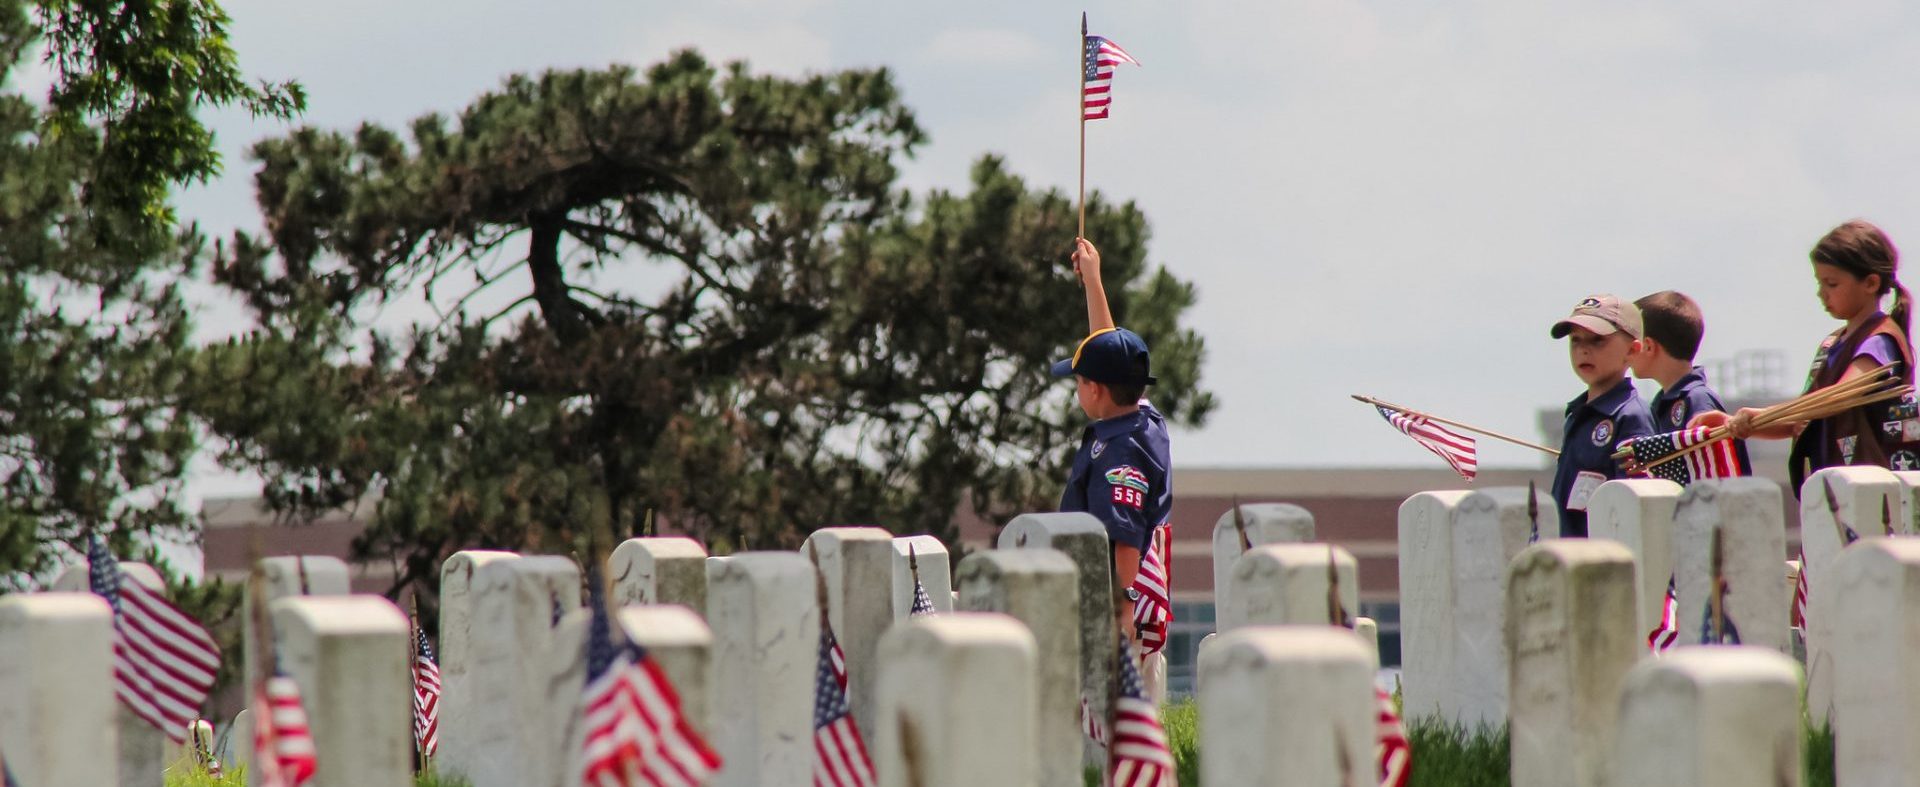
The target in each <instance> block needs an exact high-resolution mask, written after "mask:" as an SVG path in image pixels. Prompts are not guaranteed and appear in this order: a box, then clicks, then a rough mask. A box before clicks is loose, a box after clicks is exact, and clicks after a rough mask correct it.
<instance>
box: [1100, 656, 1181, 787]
mask: <svg viewBox="0 0 1920 787" xmlns="http://www.w3.org/2000/svg"><path fill="white" fill-rule="evenodd" d="M1118 666H1119V669H1120V674H1119V675H1118V676H1117V678H1118V680H1119V681H1120V690H1119V691H1118V692H1116V693H1115V694H1114V699H1113V702H1114V705H1113V749H1112V751H1111V753H1110V754H1109V756H1108V761H1109V762H1110V763H1111V764H1112V769H1111V770H1110V771H1109V773H1111V774H1112V779H1111V780H1110V781H1109V782H1108V784H1109V785H1111V787H1173V784H1174V778H1173V750H1172V749H1170V748H1168V747H1167V731H1166V730H1165V729H1164V728H1162V727H1161V726H1160V713H1159V711H1158V709H1156V708H1154V707H1153V702H1152V701H1151V700H1148V699H1147V692H1146V685H1145V684H1144V683H1142V682H1141V680H1140V669H1139V668H1138V667H1136V666H1135V665H1134V661H1133V645H1132V643H1131V641H1130V640H1128V639H1127V638H1126V637H1121V638H1120V664H1119V665H1118Z"/></svg>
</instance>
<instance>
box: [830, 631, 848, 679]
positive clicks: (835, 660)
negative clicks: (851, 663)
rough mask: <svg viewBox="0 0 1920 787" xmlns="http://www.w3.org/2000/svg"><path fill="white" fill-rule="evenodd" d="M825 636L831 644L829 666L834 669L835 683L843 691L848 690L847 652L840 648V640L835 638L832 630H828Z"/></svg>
mask: <svg viewBox="0 0 1920 787" xmlns="http://www.w3.org/2000/svg"><path fill="white" fill-rule="evenodd" d="M825 636H826V638H827V644H828V645H829V646H830V647H829V648H828V649H827V667H828V668H829V669H831V670H833V683H834V685H836V686H839V687H840V690H841V691H846V690H847V652H846V651H844V650H841V649H840V640H837V639H834V637H833V631H832V630H828V631H827V633H826V635H825Z"/></svg>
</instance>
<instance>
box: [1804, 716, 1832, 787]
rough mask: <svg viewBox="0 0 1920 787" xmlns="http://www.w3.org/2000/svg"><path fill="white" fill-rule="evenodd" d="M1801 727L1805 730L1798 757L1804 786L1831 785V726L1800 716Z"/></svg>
mask: <svg viewBox="0 0 1920 787" xmlns="http://www.w3.org/2000/svg"><path fill="white" fill-rule="evenodd" d="M1801 720H1802V722H1803V723H1802V726H1801V729H1803V730H1805V732H1804V734H1803V735H1804V737H1802V739H1801V746H1800V757H1801V763H1802V772H1803V773H1804V774H1805V775H1806V787H1833V785H1834V780H1835V775H1834V762H1833V728H1832V727H1830V726H1828V725H1827V723H1826V722H1825V721H1821V722H1820V724H1819V725H1818V726H1816V725H1814V724H1813V720H1812V719H1810V718H1807V717H1805V716H1802V719H1801Z"/></svg>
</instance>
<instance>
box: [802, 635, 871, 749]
mask: <svg viewBox="0 0 1920 787" xmlns="http://www.w3.org/2000/svg"><path fill="white" fill-rule="evenodd" d="M839 650H840V643H839V642H838V641H837V640H835V639H834V636H833V629H831V628H828V627H827V626H821V627H820V663H819V665H818V667H817V669H815V671H814V678H813V784H814V787H873V786H874V785H875V784H877V783H878V782H879V780H878V779H876V778H875V777H874V773H873V759H872V758H871V757H869V756H868V755H867V744H866V741H865V740H864V739H862V738H861V736H860V725H859V724H857V723H855V722H854V720H853V712H852V711H851V710H849V709H848V707H847V684H846V679H845V677H844V676H842V675H835V674H834V670H833V654H834V653H835V652H836V651H839Z"/></svg>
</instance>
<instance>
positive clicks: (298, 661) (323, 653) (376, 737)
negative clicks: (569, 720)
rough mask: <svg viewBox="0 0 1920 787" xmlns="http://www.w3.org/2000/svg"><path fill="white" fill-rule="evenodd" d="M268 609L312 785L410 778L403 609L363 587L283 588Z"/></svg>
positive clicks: (343, 786)
mask: <svg viewBox="0 0 1920 787" xmlns="http://www.w3.org/2000/svg"><path fill="white" fill-rule="evenodd" d="M268 609H269V610H270V611H271V612H272V613H273V628H274V636H275V640H276V643H277V644H276V648H277V649H278V655H279V660H280V667H281V669H283V670H285V671H286V673H287V675H288V677H291V678H293V682H294V683H295V684H297V685H299V687H300V700H301V703H302V705H304V706H305V708H306V711H307V725H308V728H309V729H310V730H312V732H313V746H314V750H315V751H316V752H318V755H319V763H318V765H317V766H316V767H315V769H314V780H313V782H312V784H313V785H314V787H407V786H408V785H411V784H413V711H412V707H411V706H410V705H409V704H408V702H407V701H400V700H398V699H396V698H411V697H412V696H413V669H412V664H411V662H412V659H411V658H410V657H409V651H410V643H409V641H408V639H409V638H408V626H407V617H406V615H405V614H404V613H402V612H401V611H400V609H399V608H398V607H395V606H394V605H393V602H390V601H388V600H386V599H384V598H381V597H380V596H371V595H354V596H288V597H285V598H281V599H279V600H277V601H274V602H272V603H271V604H270V605H268ZM250 780H251V781H252V782H253V783H255V784H258V783H260V782H259V781H258V775H257V774H255V775H254V776H253V777H251V778H250ZM528 783H531V782H528Z"/></svg>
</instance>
